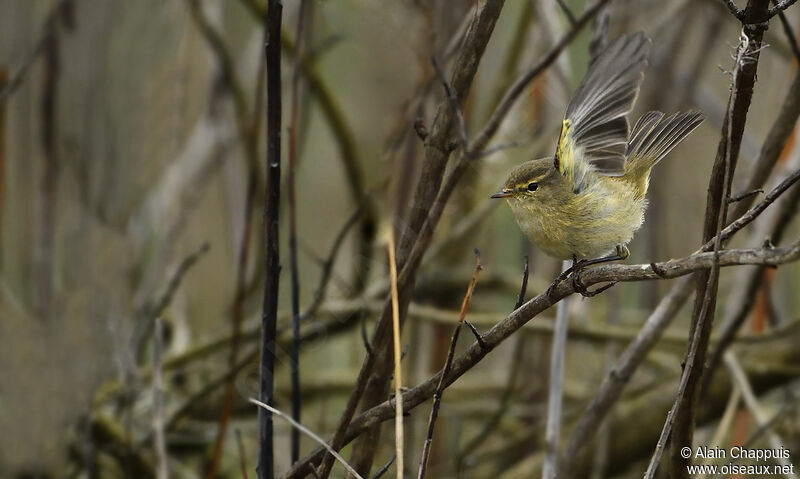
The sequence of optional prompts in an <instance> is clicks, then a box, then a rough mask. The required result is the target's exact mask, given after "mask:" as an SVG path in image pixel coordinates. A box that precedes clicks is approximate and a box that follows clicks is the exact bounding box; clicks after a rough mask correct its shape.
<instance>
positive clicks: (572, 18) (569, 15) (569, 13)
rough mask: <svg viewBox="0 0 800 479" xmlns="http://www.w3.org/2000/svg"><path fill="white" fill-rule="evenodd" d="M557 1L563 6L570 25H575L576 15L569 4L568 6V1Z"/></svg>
mask: <svg viewBox="0 0 800 479" xmlns="http://www.w3.org/2000/svg"><path fill="white" fill-rule="evenodd" d="M556 3H558V6H559V7H561V11H562V12H564V15H565V16H566V17H567V20H569V23H570V25H575V22H576V20H575V15H574V14H573V13H572V10H570V9H569V6H567V4H566V2H565V1H564V0H556Z"/></svg>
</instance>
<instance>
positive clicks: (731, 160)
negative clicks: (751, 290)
mask: <svg viewBox="0 0 800 479" xmlns="http://www.w3.org/2000/svg"><path fill="white" fill-rule="evenodd" d="M768 9H769V0H749V1H748V3H747V8H746V9H745V10H744V14H745V15H744V17H743V20H742V23H743V25H744V34H745V35H746V36H747V41H748V45H749V48H748V51H747V52H745V55H746V60H745V61H743V64H742V65H737V66H736V68H737V69H740V71H739V72H738V74H737V75H736V77H735V82H734V84H733V85H732V91H731V101H732V104H731V105H730V107H729V114H728V115H727V116H726V118H725V121H724V123H723V125H722V137H721V139H720V142H719V147H718V150H717V156H716V159H715V161H714V165H713V167H712V170H711V180H710V182H709V186H708V195H707V203H706V214H705V222H704V226H703V243H706V242H707V241H709V240H710V239H711V238H713V237H714V236H715V234H716V232H717V231H718V230H719V228H720V221H719V218H725V216H726V215H727V206H728V205H727V201H726V199H727V198H726V194H727V193H728V192H729V191H730V188H731V180H732V178H733V173H734V171H735V170H736V163H737V159H738V156H739V147H740V146H741V142H742V136H743V133H744V126H745V122H746V120H747V110H748V109H749V107H750V102H751V100H752V97H753V87H754V85H755V81H756V70H757V68H758V57H759V50H760V48H761V40H762V38H763V36H764V31H765V30H766V28H767V25H766V21H767V20H768V16H767V11H768ZM717 249H718V248H715V251H716V250H717ZM712 270H716V268H712ZM712 270H705V271H700V272H698V273H697V275H696V285H697V286H696V288H697V292H696V296H695V303H694V311H693V314H692V325H691V328H690V331H689V337H690V338H692V341H691V343H692V344H690V345H689V349H688V350H687V354H686V361H687V365H688V363H689V362H690V360H691V363H693V364H694V365H695V367H688V366H687V368H686V370H685V371H684V374H685V375H686V378H685V384H686V387H685V391H684V394H682V395H681V396H680V397H679V399H678V401H677V403H676V404H675V406H674V413H675V414H674V415H675V422H674V426H673V429H672V437H671V451H670V470H671V473H672V474H673V477H687V474H688V473H687V469H686V467H685V466H686V464H688V460H687V459H685V458H683V457H681V454H680V450H681V448H682V447H684V446H690V447H691V444H692V437H693V433H694V419H695V415H696V409H697V404H698V398H699V394H698V393H699V389H700V388H699V386H700V380H701V378H702V375H703V371H704V368H703V365H704V364H705V359H706V352H707V350H708V344H709V338H710V336H711V328H712V324H713V319H714V310H715V308H716V299H717V289H718V286H719V282H718V278H717V277H716V276H717V275H716V274H712ZM682 382H684V381H683V380H682Z"/></svg>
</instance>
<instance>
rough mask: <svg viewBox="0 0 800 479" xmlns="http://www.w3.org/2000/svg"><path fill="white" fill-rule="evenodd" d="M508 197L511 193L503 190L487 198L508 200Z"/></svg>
mask: <svg viewBox="0 0 800 479" xmlns="http://www.w3.org/2000/svg"><path fill="white" fill-rule="evenodd" d="M509 196H511V192H510V191H509V190H506V189H503V190H500V191H498V192H497V193H495V194H493V195H492V196H490V197H489V198H508V197H509Z"/></svg>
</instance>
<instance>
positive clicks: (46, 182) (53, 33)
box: [34, 17, 60, 319]
mask: <svg viewBox="0 0 800 479" xmlns="http://www.w3.org/2000/svg"><path fill="white" fill-rule="evenodd" d="M54 19H55V17H54ZM54 23H57V22H54ZM58 43H59V42H58V26H57V24H54V25H53V26H52V27H51V28H50V29H49V30H48V33H47V36H46V38H45V40H44V72H43V80H42V100H41V135H42V136H41V142H42V151H43V159H44V164H43V165H42V174H41V178H40V183H39V202H38V213H37V215H36V217H37V221H38V227H37V228H36V243H35V248H36V250H35V251H36V253H35V255H34V258H35V259H34V278H35V282H36V286H35V290H36V293H35V298H36V299H35V304H36V312H37V314H38V315H39V316H40V317H41V318H43V319H47V318H48V317H49V316H50V300H51V294H52V291H51V290H52V288H51V286H52V280H53V278H52V272H53V234H54V232H55V218H56V215H55V207H56V185H57V183H58V167H59V164H58V163H59V162H58V145H57V141H56V136H57V132H56V103H57V97H58V79H59V73H60V68H59V67H60V51H59V44H58Z"/></svg>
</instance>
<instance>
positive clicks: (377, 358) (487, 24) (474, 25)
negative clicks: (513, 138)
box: [320, 0, 504, 477]
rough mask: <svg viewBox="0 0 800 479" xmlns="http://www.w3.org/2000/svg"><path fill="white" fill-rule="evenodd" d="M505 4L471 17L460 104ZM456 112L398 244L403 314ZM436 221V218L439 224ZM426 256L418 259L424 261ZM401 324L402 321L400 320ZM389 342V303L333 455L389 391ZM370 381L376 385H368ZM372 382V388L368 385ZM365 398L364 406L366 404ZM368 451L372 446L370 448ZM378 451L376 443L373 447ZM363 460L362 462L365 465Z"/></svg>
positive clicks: (455, 81)
mask: <svg viewBox="0 0 800 479" xmlns="http://www.w3.org/2000/svg"><path fill="white" fill-rule="evenodd" d="M503 4H504V1H503V0H488V1H486V2H485V3H480V4H477V5H478V6H477V8H476V11H475V14H474V15H473V16H472V17H471V23H470V27H469V29H468V30H467V34H466V37H465V38H464V40H463V42H462V44H461V50H460V51H459V54H458V56H457V58H456V60H455V63H454V66H453V70H452V77H451V78H450V85H451V86H452V88H453V90H454V92H455V94H456V97H457V98H458V100H459V102H463V101H464V100H465V99H466V96H467V92H468V90H469V87H470V85H471V84H472V80H473V78H474V76H475V73H476V72H477V69H478V64H479V61H480V58H481V57H482V55H483V52H484V50H485V48H486V45H487V44H488V42H489V38H490V37H491V34H492V31H493V30H494V26H495V23H496V21H497V19H498V17H499V16H500V11H501V10H502V7H503ZM453 115H454V112H453V111H452V109H451V108H450V107H449V102H448V101H447V100H445V101H443V102H441V103H440V104H439V107H438V109H437V115H436V118H435V120H434V122H433V125H432V127H431V130H430V136H429V138H428V140H427V141H426V147H425V161H424V163H423V164H422V168H421V171H420V173H419V178H420V181H418V182H417V188H416V193H415V195H414V202H413V204H412V205H411V211H410V214H409V218H408V223H407V226H408V227H407V229H406V230H405V231H404V232H403V235H402V237H401V239H400V241H399V242H398V248H397V263H398V266H399V268H400V275H399V278H398V280H399V281H398V290H399V291H398V292H399V294H400V297H399V301H400V310H401V312H402V311H404V310H405V307H406V305H407V304H408V302H409V301H410V294H411V290H412V289H413V283H414V278H415V276H416V271H417V268H418V267H419V261H416V262H409V261H408V256H409V251H410V250H411V248H412V247H413V246H415V245H417V244H420V243H422V244H421V248H422V249H423V250H424V249H427V246H428V244H429V242H430V236H428V237H427V238H424V239H422V241H420V239H419V238H420V236H419V235H418V234H417V233H418V232H420V231H421V230H422V228H423V224H424V223H425V222H426V218H427V217H428V212H429V211H430V210H431V207H432V206H435V203H434V202H435V201H436V199H437V191H438V190H439V188H440V186H441V181H442V178H443V176H444V173H445V168H446V166H447V160H448V158H449V151H448V149H447V146H448V144H449V142H450V136H451V135H450V131H451V129H452V126H453V120H454V119H453ZM437 221H438V219H437ZM421 257H422V255H420V256H419V258H420V259H421ZM400 319H401V322H402V320H403V318H402V316H401V318H400ZM390 340H391V305H390V304H388V303H387V304H385V306H384V309H383V311H382V312H381V316H380V319H379V320H378V324H377V325H376V327H375V333H374V334H373V341H372V350H373V351H374V352H375V353H374V354H370V355H368V356H367V357H366V358H365V360H364V362H363V364H362V367H361V369H360V371H359V375H358V378H357V379H356V384H355V387H354V388H353V391H352V393H351V395H350V397H349V398H348V401H347V405H346V406H345V410H344V411H343V412H342V415H341V417H340V420H339V425H338V427H337V428H336V431H335V433H334V435H333V438H332V440H331V445H332V446H333V448H334V449H335V450H339V449H340V448H341V447H342V445H343V442H344V435H345V433H346V432H347V429H348V426H349V424H350V421H351V420H352V418H353V416H354V414H355V412H356V408H357V406H358V404H359V403H360V402H363V407H371V406H373V405H375V404H376V403H378V402H379V401H381V400H382V399H383V397H385V395H386V392H387V387H388V376H389V374H390V373H391V362H390V360H389V351H390V348H389V347H388V342H389V341H390ZM370 379H372V380H370ZM368 383H369V384H368ZM362 399H363V401H362ZM368 446H369V445H368ZM368 446H365V447H364V448H363V453H362V448H360V447H356V448H355V451H354V455H355V453H358V454H359V455H361V456H362V457H361V458H355V459H358V460H354V463H356V466H360V465H361V464H360V463H361V462H363V463H364V467H365V468H366V467H367V465H368V463H371V462H372V454H371V452H372V451H370V450H367V449H369V447H368ZM372 446H374V444H372ZM362 459H363V461H362ZM331 461H332V459H330V456H328V458H327V459H325V460H323V463H322V465H321V467H320V470H321V472H322V476H323V477H326V476H327V474H329V473H330V466H331Z"/></svg>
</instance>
